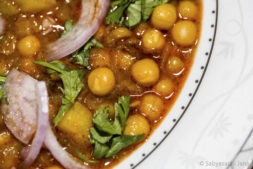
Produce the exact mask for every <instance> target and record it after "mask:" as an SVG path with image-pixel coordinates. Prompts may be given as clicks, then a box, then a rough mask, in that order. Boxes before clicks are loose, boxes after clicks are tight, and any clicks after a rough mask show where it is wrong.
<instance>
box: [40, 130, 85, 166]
mask: <svg viewBox="0 0 253 169" xmlns="http://www.w3.org/2000/svg"><path fill="white" fill-rule="evenodd" d="M44 143H45V145H46V147H47V148H48V149H49V151H50V152H51V153H52V155H53V156H54V158H55V159H56V160H57V161H58V162H59V163H60V164H61V165H62V166H63V167H65V168H66V169H88V167H86V166H84V165H82V164H81V163H79V162H77V161H76V160H75V159H74V157H73V156H72V155H71V154H69V153H68V152H67V151H65V150H64V149H63V147H62V146H61V145H60V144H59V143H58V141H57V139H56V137H55V135H54V133H53V131H52V129H51V127H48V128H47V133H46V138H45V142H44Z"/></svg>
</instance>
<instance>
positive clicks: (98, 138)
mask: <svg viewBox="0 0 253 169" xmlns="http://www.w3.org/2000/svg"><path fill="white" fill-rule="evenodd" d="M90 134H91V142H92V143H95V142H94V140H95V141H97V142H99V143H101V144H105V143H107V142H109V140H110V139H111V138H112V135H101V134H100V133H99V132H97V130H96V129H95V128H94V127H92V128H90Z"/></svg>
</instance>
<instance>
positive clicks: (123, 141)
mask: <svg viewBox="0 0 253 169" xmlns="http://www.w3.org/2000/svg"><path fill="white" fill-rule="evenodd" d="M144 136H145V134H142V135H137V136H126V135H125V136H118V137H114V138H113V139H112V145H111V147H110V150H109V151H108V152H107V153H106V155H105V157H106V158H110V157H113V156H115V155H116V154H117V153H118V152H119V151H120V150H122V149H123V148H126V147H128V146H130V145H131V144H134V143H136V142H138V141H139V140H141V139H143V138H144Z"/></svg>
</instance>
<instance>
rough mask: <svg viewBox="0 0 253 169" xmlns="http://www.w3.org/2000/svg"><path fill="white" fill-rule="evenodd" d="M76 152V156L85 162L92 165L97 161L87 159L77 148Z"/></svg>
mask: <svg viewBox="0 0 253 169" xmlns="http://www.w3.org/2000/svg"><path fill="white" fill-rule="evenodd" d="M76 153H77V155H78V157H79V158H80V159H81V160H82V161H84V162H86V163H89V164H93V165H94V164H97V163H98V162H97V161H95V160H89V159H88V158H87V157H86V155H85V154H83V153H81V152H80V151H78V150H76Z"/></svg>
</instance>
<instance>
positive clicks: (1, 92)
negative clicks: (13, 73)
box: [0, 76, 6, 99]
mask: <svg viewBox="0 0 253 169" xmlns="http://www.w3.org/2000/svg"><path fill="white" fill-rule="evenodd" d="M5 80H6V77H5V76H0V99H1V98H2V97H3V95H4V90H3V89H2V88H3V84H4V82H5Z"/></svg>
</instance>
